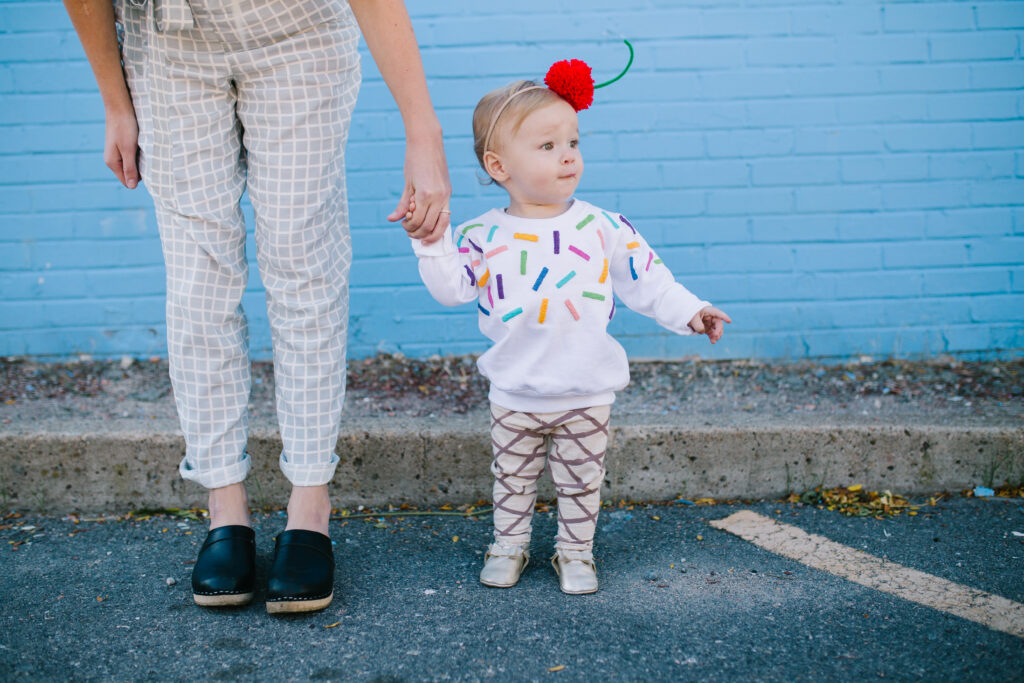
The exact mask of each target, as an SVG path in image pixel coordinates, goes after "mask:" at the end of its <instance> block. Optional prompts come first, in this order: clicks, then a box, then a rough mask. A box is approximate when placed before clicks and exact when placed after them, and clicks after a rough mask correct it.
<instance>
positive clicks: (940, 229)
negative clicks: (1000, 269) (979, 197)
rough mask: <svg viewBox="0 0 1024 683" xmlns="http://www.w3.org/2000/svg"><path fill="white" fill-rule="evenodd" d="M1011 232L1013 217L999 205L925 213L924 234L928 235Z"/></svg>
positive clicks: (1002, 233) (952, 235) (959, 235)
mask: <svg viewBox="0 0 1024 683" xmlns="http://www.w3.org/2000/svg"><path fill="white" fill-rule="evenodd" d="M1012 233H1013V217H1012V216H1010V215H1009V214H1008V213H1007V212H1006V210H1005V209H1003V208H1001V207H999V208H991V209H964V210H961V211H942V212H938V211H931V212H928V213H927V214H926V215H925V232H924V235H927V236H928V237H939V238H944V237H975V236H995V235H1010V234H1012Z"/></svg>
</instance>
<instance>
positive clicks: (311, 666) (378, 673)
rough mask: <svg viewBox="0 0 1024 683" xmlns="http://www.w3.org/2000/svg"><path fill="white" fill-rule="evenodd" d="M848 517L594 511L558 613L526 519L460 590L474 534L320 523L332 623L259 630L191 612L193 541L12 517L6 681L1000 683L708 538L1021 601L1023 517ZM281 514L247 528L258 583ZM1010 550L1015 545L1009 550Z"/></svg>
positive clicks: (795, 576) (894, 607)
mask: <svg viewBox="0 0 1024 683" xmlns="http://www.w3.org/2000/svg"><path fill="white" fill-rule="evenodd" d="M917 502H919V503H923V506H922V507H921V509H920V511H919V513H918V515H917V516H914V517H910V516H907V515H902V516H900V517H897V518H887V519H883V520H878V519H874V518H870V517H867V518H848V517H844V516H842V515H840V514H839V513H838V512H835V511H829V510H823V509H818V508H816V507H813V506H799V505H796V504H791V503H779V502H771V501H768V502H759V503H753V504H748V505H739V504H719V505H710V506H685V507H684V506H679V505H655V506H643V505H634V506H632V507H629V506H626V507H621V508H620V507H618V506H615V507H611V508H609V509H606V510H603V511H602V516H601V520H600V523H599V527H598V534H597V544H596V552H595V554H596V557H597V559H598V567H599V577H600V580H601V590H600V591H599V592H598V593H597V594H595V595H590V596H567V595H563V594H562V593H561V592H559V590H558V582H557V579H556V577H555V574H554V572H553V570H552V569H551V566H550V564H549V563H548V561H547V557H548V556H549V555H550V553H551V538H552V536H553V534H554V529H555V520H554V518H553V514H552V513H549V512H540V513H538V515H537V518H536V520H535V529H534V543H533V558H532V561H531V564H530V566H529V567H528V568H527V570H526V572H525V573H524V575H523V577H522V579H521V581H520V583H519V585H517V586H516V587H514V588H511V589H505V590H502V589H490V588H486V587H484V586H481V585H480V584H479V583H478V582H477V580H476V576H477V572H478V570H479V566H480V562H481V556H482V551H483V549H484V548H485V546H486V543H487V542H488V539H489V534H490V518H489V516H486V515H485V516H483V517H481V518H479V519H472V518H469V519H467V518H459V517H412V516H410V517H405V518H394V517H388V518H382V519H377V518H368V519H349V520H346V521H341V520H338V521H335V522H332V528H331V533H332V538H333V539H334V540H335V543H336V545H335V551H336V558H337V561H338V568H337V573H336V576H335V600H334V603H333V604H332V605H331V606H330V607H329V608H327V609H326V610H325V611H323V612H319V613H314V614H309V615H302V616H286V617H280V616H274V617H272V616H270V615H268V614H267V613H266V611H265V608H264V604H263V602H262V598H263V596H264V590H263V588H262V587H260V589H259V590H258V592H257V596H256V600H255V601H254V603H253V604H252V605H250V606H248V607H244V608H239V609H232V610H223V611H214V610H209V609H204V608H200V607H197V606H195V605H194V604H193V602H192V598H191V591H190V589H189V576H190V573H191V566H192V564H191V563H192V561H193V560H194V559H195V553H196V552H197V550H198V547H199V544H200V543H201V542H202V539H203V537H204V535H205V524H204V523H202V522H197V521H190V520H187V519H180V518H177V517H173V516H168V515H155V516H152V517H150V518H148V519H142V520H139V519H124V518H123V517H122V518H117V519H111V520H109V521H105V522H99V521H89V520H90V519H96V518H79V519H77V521H76V520H75V519H73V518H60V517H45V516H30V517H20V518H8V519H6V520H3V522H2V527H3V528H0V539H2V541H3V546H4V547H2V548H0V575H2V576H3V579H2V581H0V679H3V680H58V679H59V680H83V681H85V680H142V681H148V680H154V681H155V680H160V681H178V680H181V681H184V680H199V679H202V680H258V681H277V680H296V681H305V680H339V681H344V680H354V681H447V680H467V681H470V680H483V679H495V680H516V681H518V680H538V681H558V680H565V681H569V680H572V681H582V680H588V681H589V680H595V679H602V680H626V681H655V680H657V681H661V680H697V679H702V680H710V681H735V680H765V681H775V680H778V681H783V680H785V681H794V680H822V679H831V678H835V679H840V678H841V679H846V680H849V679H885V680H899V681H919V680H928V681H935V680H939V681H944V680H964V679H966V680H972V681H1010V680H1018V681H1019V680H1021V678H1022V674H1021V672H1024V639H1021V638H1019V637H1015V636H1013V635H1010V634H1007V633H1003V632H1000V631H995V630H991V629H989V628H986V627H984V626H982V625H980V624H977V623H974V622H971V621H967V620H964V619H961V618H959V617H956V616H952V615H951V614H947V613H945V612H941V611H938V610H934V609H931V608H928V607H923V606H921V605H918V604H915V603H913V602H910V601H907V600H904V599H901V598H898V597H894V596H892V595H889V594H886V593H882V592H878V591H875V590H872V589H869V588H865V587H863V586H860V585H857V584H855V583H852V582H850V581H847V580H845V579H841V578H838V577H837V576H834V575H832V574H829V573H825V572H822V571H819V570H816V569H811V568H809V567H807V566H805V565H803V564H801V563H800V562H797V561H795V560H791V559H787V558H784V557H781V556H778V555H775V554H772V553H771V552H768V551H766V550H763V549H761V548H759V547H757V546H755V545H752V544H750V543H748V542H746V541H744V540H742V539H740V538H738V537H736V536H733V535H731V534H728V533H726V532H724V531H719V530H717V529H715V528H713V527H711V526H710V524H709V522H711V521H713V520H717V519H721V518H724V517H726V516H728V515H730V514H732V513H733V512H736V511H737V510H742V509H751V510H754V511H756V512H758V513H760V514H762V515H765V516H768V517H771V518H773V519H776V520H779V521H781V522H784V523H786V524H790V525H793V526H796V527H799V528H800V529H803V530H805V531H807V532H810V533H814V534H819V535H821V536H824V537H826V538H828V539H830V540H832V541H835V542H838V543H842V544H844V545H847V546H849V547H851V548H853V549H855V550H861V551H864V552H865V553H870V554H872V555H874V556H877V557H882V558H886V559H887V560H889V561H891V562H897V563H900V564H902V565H905V566H907V567H911V568H913V569H917V570H920V571H923V572H926V573H928V574H931V575H933V576H936V577H940V578H943V579H947V580H950V581H954V582H957V583H960V584H964V585H966V586H969V587H971V588H975V589H979V590H983V591H988V592H991V593H994V594H997V595H1000V596H1003V597H1005V598H1008V599H1009V600H1012V601H1015V602H1017V603H1021V602H1024V571H1022V570H1024V537H1022V536H1020V535H1018V534H1024V500H1022V499H1011V500H1005V499H993V500H982V499H965V498H960V497H953V498H951V499H947V500H941V501H939V502H938V504H937V505H935V506H930V505H928V504H927V503H926V502H924V501H917ZM284 521H285V520H284V518H283V516H281V515H280V514H279V513H273V512H272V513H259V514H257V515H256V516H255V518H254V526H255V527H256V530H257V543H258V550H259V559H258V579H259V581H260V582H261V583H262V582H265V580H266V571H267V567H268V564H269V555H270V550H271V547H272V542H273V535H274V534H275V533H277V532H278V531H280V530H282V529H283V528H284ZM1014 532H1017V534H1014Z"/></svg>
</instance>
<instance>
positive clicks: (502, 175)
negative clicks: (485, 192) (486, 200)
mask: <svg viewBox="0 0 1024 683" xmlns="http://www.w3.org/2000/svg"><path fill="white" fill-rule="evenodd" d="M484 170H485V171H487V175H489V176H491V178H493V179H494V182H496V183H499V184H500V183H503V182H505V181H506V180H508V172H507V171H506V170H505V165H504V164H503V163H501V157H499V156H498V155H497V154H495V153H494V152H491V151H487V152H484Z"/></svg>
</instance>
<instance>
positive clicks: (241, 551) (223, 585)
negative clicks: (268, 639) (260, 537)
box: [192, 525, 256, 607]
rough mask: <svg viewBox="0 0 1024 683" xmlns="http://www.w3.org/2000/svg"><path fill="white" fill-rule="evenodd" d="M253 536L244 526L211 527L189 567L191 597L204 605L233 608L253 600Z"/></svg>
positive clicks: (254, 542)
mask: <svg viewBox="0 0 1024 683" xmlns="http://www.w3.org/2000/svg"><path fill="white" fill-rule="evenodd" d="M255 576H256V535H255V533H253V530H252V529H250V528H249V527H247V526H238V525H233V526H220V527H217V528H216V529H212V530H211V531H210V533H209V534H207V536H206V540H205V541H204V542H203V547H202V548H200V549H199V557H198V558H197V559H196V565H195V567H194V568H193V569H192V598H193V599H194V600H195V601H196V604H197V605H202V606H203V607H235V606H238V605H245V604H248V603H249V602H250V601H251V600H252V593H253V584H254V583H255Z"/></svg>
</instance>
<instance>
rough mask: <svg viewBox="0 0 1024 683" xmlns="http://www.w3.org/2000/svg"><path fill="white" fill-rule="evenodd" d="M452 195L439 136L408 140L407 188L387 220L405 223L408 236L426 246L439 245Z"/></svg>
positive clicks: (447, 222) (448, 217) (447, 220)
mask: <svg viewBox="0 0 1024 683" xmlns="http://www.w3.org/2000/svg"><path fill="white" fill-rule="evenodd" d="M451 194H452V186H451V181H450V180H449V179H448V162H447V160H446V159H445V156H444V144H443V143H442V142H441V138H440V136H437V137H436V139H429V140H414V139H412V138H410V139H408V140H407V141H406V144H405V188H404V189H403V191H402V197H401V198H400V199H399V200H398V205H397V206H396V207H395V210H394V211H392V212H391V215H390V216H388V220H389V221H391V222H395V221H399V220H400V221H402V227H403V228H405V231H406V232H408V233H409V236H410V237H413V238H416V239H420V240H423V243H424V244H430V243H432V242H436V241H438V240H439V239H441V237H443V236H444V234H445V230H447V229H448V225H449V223H450V220H451V211H450V210H449V209H448V200H449V199H450V198H451Z"/></svg>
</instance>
